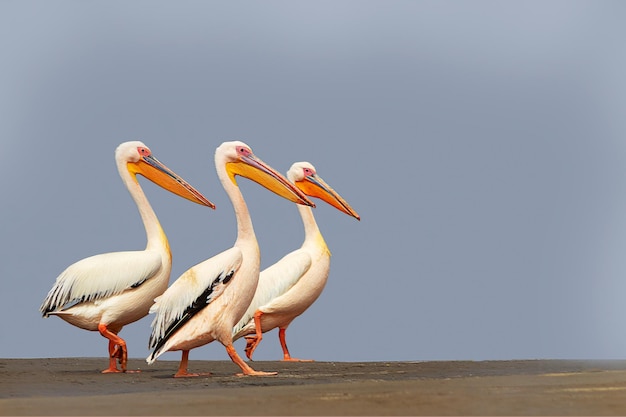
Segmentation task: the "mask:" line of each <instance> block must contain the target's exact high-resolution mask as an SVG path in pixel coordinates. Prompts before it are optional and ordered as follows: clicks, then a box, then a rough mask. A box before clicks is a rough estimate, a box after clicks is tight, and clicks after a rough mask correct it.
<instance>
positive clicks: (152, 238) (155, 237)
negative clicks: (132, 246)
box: [118, 163, 169, 251]
mask: <svg viewBox="0 0 626 417" xmlns="http://www.w3.org/2000/svg"><path fill="white" fill-rule="evenodd" d="M118 169H119V173H120V176H121V177H122V181H124V184H125V185H126V188H128V192H129V193H130V195H131V197H132V198H133V200H134V201H135V204H137V209H139V215H140V216H141V220H142V221H143V225H144V228H145V229H146V238H147V240H148V243H147V246H146V249H157V248H166V250H167V251H169V244H168V242H167V237H166V236H165V232H164V231H163V228H162V227H161V224H160V223H159V219H158V218H157V216H156V214H155V213H154V210H153V209H152V206H151V205H150V203H149V202H148V199H147V198H146V195H145V193H144V192H143V189H142V188H141V186H140V185H139V182H138V181H137V178H136V177H135V176H134V175H131V174H130V172H128V169H127V167H126V164H125V163H124V164H121V165H120V166H118Z"/></svg>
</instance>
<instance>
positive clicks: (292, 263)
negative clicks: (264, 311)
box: [233, 250, 311, 335]
mask: <svg viewBox="0 0 626 417" xmlns="http://www.w3.org/2000/svg"><path fill="white" fill-rule="evenodd" d="M310 267H311V256H310V255H309V254H308V253H307V252H305V251H303V250H296V251H293V252H291V253H288V254H287V255H285V256H284V257H283V258H282V259H280V260H279V261H278V262H276V263H275V264H273V265H271V266H269V267H267V268H266V269H264V270H263V271H261V275H260V276H259V284H258V286H257V289H256V292H255V293H254V298H253V299H252V302H251V303H250V306H249V307H248V310H246V312H245V314H244V315H243V317H242V318H241V320H239V323H237V324H236V325H235V327H234V328H233V335H237V333H238V332H239V331H240V330H241V329H243V328H244V327H245V326H246V324H248V323H249V322H250V320H252V318H253V316H254V313H255V312H256V311H257V310H258V309H259V308H261V307H262V306H264V305H266V304H268V303H269V302H270V301H272V300H273V299H275V298H277V297H280V296H281V295H283V294H284V293H286V292H287V291H288V290H289V289H290V288H291V287H293V286H294V285H295V284H296V283H297V282H298V281H299V280H300V278H302V276H303V275H304V274H306V272H307V271H308V270H309V268H310Z"/></svg>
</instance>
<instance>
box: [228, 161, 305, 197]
mask: <svg viewBox="0 0 626 417" xmlns="http://www.w3.org/2000/svg"><path fill="white" fill-rule="evenodd" d="M226 171H227V172H228V175H229V176H230V179H231V180H232V181H233V183H235V184H236V183H237V182H236V181H235V175H241V176H242V177H246V178H248V179H250V180H252V181H254V182H256V183H258V184H260V185H262V186H263V187H265V188H267V189H268V190H270V191H272V192H273V193H275V194H278V195H279V196H281V197H283V198H286V199H287V200H289V201H291V202H294V203H298V204H302V205H305V206H310V207H315V203H313V202H312V201H311V200H309V199H308V198H307V196H306V195H305V194H304V193H303V192H302V191H300V190H299V189H298V188H296V187H295V186H294V185H293V184H292V183H291V182H289V180H287V178H285V177H283V176H282V175H281V174H280V173H278V171H276V170H275V169H273V168H272V167H270V166H269V165H267V164H266V163H265V162H263V161H261V160H260V159H259V158H257V157H256V156H254V155H252V154H249V155H246V156H240V157H239V160H238V161H237V162H228V163H227V164H226Z"/></svg>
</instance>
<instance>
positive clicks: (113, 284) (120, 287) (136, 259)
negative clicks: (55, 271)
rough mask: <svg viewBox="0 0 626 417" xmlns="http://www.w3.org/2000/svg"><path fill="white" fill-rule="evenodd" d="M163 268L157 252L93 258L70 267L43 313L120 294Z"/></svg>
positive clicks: (121, 253) (45, 301) (50, 297)
mask: <svg viewBox="0 0 626 417" xmlns="http://www.w3.org/2000/svg"><path fill="white" fill-rule="evenodd" d="M159 268H161V256H160V254H159V253H158V252H156V251H149V250H146V251H127V252H111V253H103V254H100V255H95V256H91V257H89V258H85V259H81V260H80V261H78V262H76V263H74V264H72V265H70V266H69V267H67V269H66V270H65V271H63V272H62V273H61V274H60V275H59V276H58V278H57V279H56V282H55V284H54V286H53V287H52V289H51V290H50V292H49V293H48V296H47V297H46V298H45V300H44V301H43V303H42V305H41V307H40V310H41V312H42V313H44V314H45V315H47V314H48V313H51V312H54V311H56V310H59V309H62V308H63V307H64V306H66V305H67V304H68V303H71V302H74V301H90V300H98V299H101V298H105V297H108V296H111V295H115V294H119V293H121V292H123V291H125V290H127V289H130V288H132V286H133V285H137V284H140V283H142V282H143V281H145V280H146V279H149V278H150V277H152V276H154V275H155V274H156V272H157V271H158V270H159Z"/></svg>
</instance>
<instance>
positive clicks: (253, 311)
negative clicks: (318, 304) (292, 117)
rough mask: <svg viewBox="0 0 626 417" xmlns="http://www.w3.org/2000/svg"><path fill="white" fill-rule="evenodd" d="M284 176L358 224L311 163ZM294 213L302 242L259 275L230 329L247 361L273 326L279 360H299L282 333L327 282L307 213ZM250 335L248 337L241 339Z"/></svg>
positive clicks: (320, 244) (324, 257) (319, 240)
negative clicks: (240, 341)
mask: <svg viewBox="0 0 626 417" xmlns="http://www.w3.org/2000/svg"><path fill="white" fill-rule="evenodd" d="M287 178H288V179H289V181H291V182H293V183H294V184H295V185H296V187H298V188H299V189H300V190H302V191H303V192H304V193H305V194H306V195H308V196H311V197H317V198H320V199H322V200H323V201H325V202H327V203H328V204H330V205H332V206H333V207H335V208H337V209H338V210H340V211H342V212H344V213H346V214H347V215H349V216H352V217H354V218H356V219H357V220H361V218H360V217H359V215H358V214H357V213H356V212H355V211H354V210H353V209H352V207H350V205H349V204H348V203H347V202H346V201H345V200H344V199H343V198H341V196H340V195H339V194H337V192H335V191H334V190H333V189H332V188H331V187H330V186H329V185H328V184H326V182H325V181H324V180H323V179H322V178H320V177H319V176H318V175H317V173H316V171H315V167H314V166H313V165H312V164H311V163H309V162H296V163H295V164H293V165H292V166H291V168H290V169H289V171H288V172H287ZM298 211H299V212H300V216H301V217H302V222H303V223H304V234H305V237H304V243H303V244H302V246H301V247H300V248H299V249H297V250H295V251H293V252H291V253H289V254H287V255H285V256H284V257H283V258H282V259H281V260H279V261H278V262H277V263H275V264H274V265H272V266H270V267H268V268H267V269H264V270H263V271H262V272H261V274H260V277H259V283H258V286H257V289H256V293H255V295H254V298H253V300H252V302H251V303H250V306H249V307H248V310H247V311H246V312H245V313H244V315H243V317H242V318H241V320H240V321H239V323H237V325H236V326H235V327H234V328H233V340H237V339H239V338H241V337H242V336H246V340H247V344H246V349H245V352H246V356H247V357H248V359H252V354H253V353H254V350H255V349H256V347H257V346H258V344H259V343H260V342H261V339H262V338H263V333H265V332H268V331H270V330H272V329H275V328H276V327H278V329H279V330H278V337H279V340H280V345H281V347H282V349H283V360H284V361H305V360H302V359H296V358H292V357H291V355H290V354H289V349H287V342H286V340H285V331H286V330H287V326H289V324H290V323H291V322H292V321H293V320H294V319H295V318H296V317H298V316H299V315H301V314H302V313H304V312H305V311H306V309H307V308H309V307H310V306H311V305H312V304H313V303H314V302H315V300H317V298H318V297H319V296H320V294H321V293H322V290H323V289H324V286H325V285H326V281H327V280H328V272H329V269H330V251H329V250H328V246H326V242H325V241H324V238H323V237H322V234H321V233H320V230H319V228H318V226H317V223H316V222H315V217H313V210H311V209H310V208H309V207H304V206H298ZM250 334H254V336H247V335H250Z"/></svg>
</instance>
